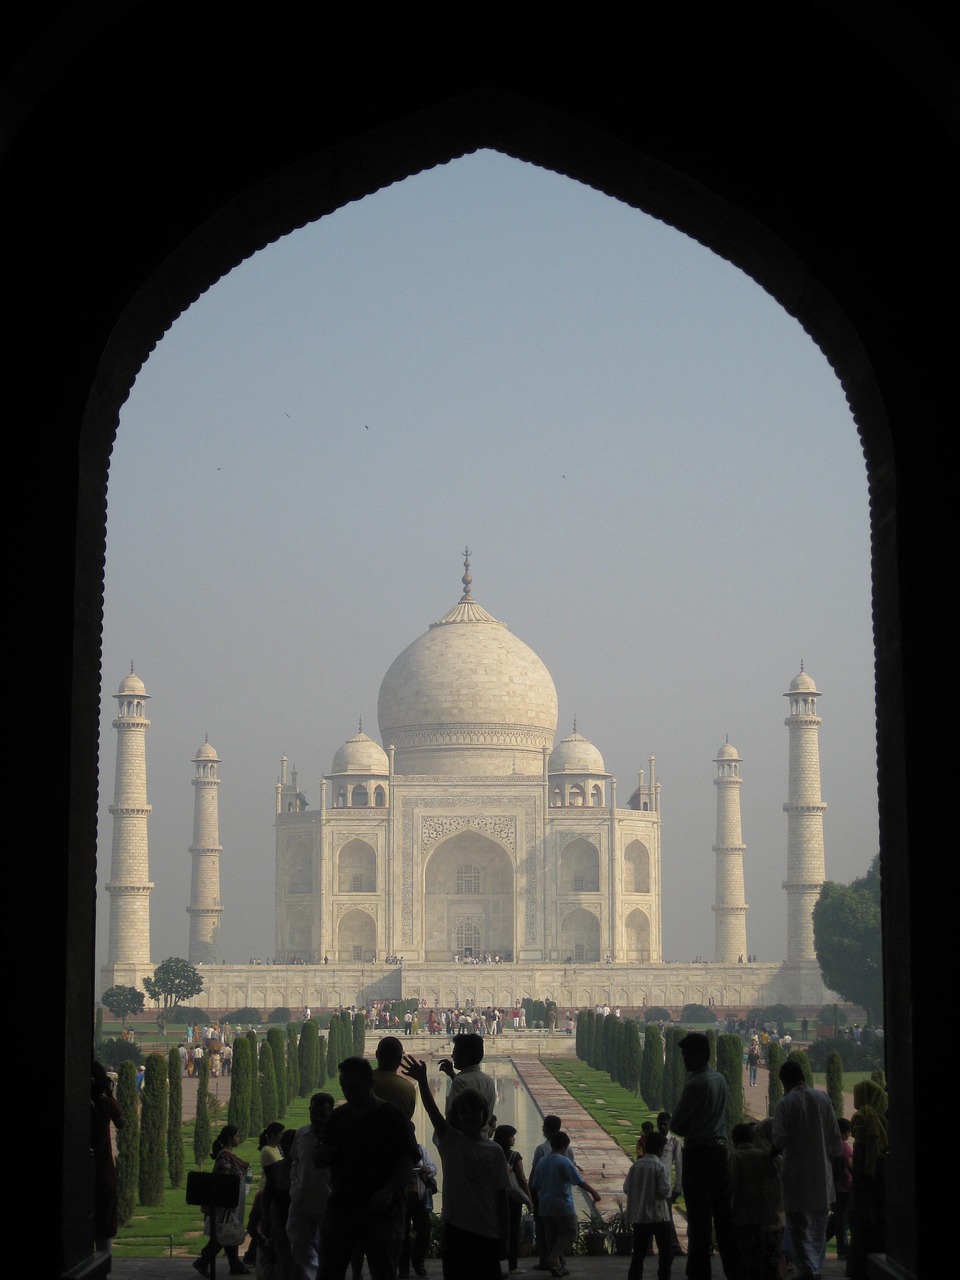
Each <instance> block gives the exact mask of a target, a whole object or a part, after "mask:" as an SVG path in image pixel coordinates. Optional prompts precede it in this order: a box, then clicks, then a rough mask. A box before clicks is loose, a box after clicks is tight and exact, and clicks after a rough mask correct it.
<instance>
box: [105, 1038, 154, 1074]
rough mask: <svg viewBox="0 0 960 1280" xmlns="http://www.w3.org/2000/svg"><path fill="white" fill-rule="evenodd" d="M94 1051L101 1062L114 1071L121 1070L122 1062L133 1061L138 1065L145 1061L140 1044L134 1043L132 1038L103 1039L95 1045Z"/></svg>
mask: <svg viewBox="0 0 960 1280" xmlns="http://www.w3.org/2000/svg"><path fill="white" fill-rule="evenodd" d="M93 1053H94V1057H95V1058H96V1059H97V1060H98V1061H99V1062H102V1063H103V1065H104V1066H105V1067H109V1068H110V1070H112V1071H119V1070H120V1064H121V1063H123V1062H132V1063H133V1065H134V1066H137V1065H138V1064H139V1063H141V1062H142V1061H143V1050H142V1049H141V1048H140V1046H139V1045H138V1044H134V1042H133V1041H132V1040H122V1039H121V1038H120V1036H117V1037H116V1039H112V1038H111V1039H109V1040H101V1041H100V1043H99V1044H97V1045H95V1046H94V1050H93Z"/></svg>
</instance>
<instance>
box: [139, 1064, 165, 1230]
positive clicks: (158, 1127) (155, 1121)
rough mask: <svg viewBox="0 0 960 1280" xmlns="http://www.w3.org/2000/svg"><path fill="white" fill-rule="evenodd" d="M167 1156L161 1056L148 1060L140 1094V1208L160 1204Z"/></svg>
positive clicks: (163, 1070)
mask: <svg viewBox="0 0 960 1280" xmlns="http://www.w3.org/2000/svg"><path fill="white" fill-rule="evenodd" d="M166 1154H167V1060H166V1058H165V1057H164V1056H163V1054H162V1053H151V1054H150V1055H149V1056H148V1057H147V1063H146V1071H145V1072H144V1076H143V1092H142V1093H141V1095H140V1175H139V1178H138V1186H139V1192H140V1194H139V1199H140V1203H141V1204H142V1205H150V1206H155V1205H159V1204H162V1203H163V1184H164V1174H165V1172H166V1163H167V1162H166Z"/></svg>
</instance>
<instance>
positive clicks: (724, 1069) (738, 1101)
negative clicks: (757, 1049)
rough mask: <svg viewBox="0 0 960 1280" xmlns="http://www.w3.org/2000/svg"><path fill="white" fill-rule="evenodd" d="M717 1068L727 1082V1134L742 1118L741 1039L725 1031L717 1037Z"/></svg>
mask: <svg viewBox="0 0 960 1280" xmlns="http://www.w3.org/2000/svg"><path fill="white" fill-rule="evenodd" d="M717 1070H718V1071H719V1072H720V1074H721V1075H722V1076H723V1078H724V1080H726V1082H727V1105H726V1112H725V1121H724V1123H725V1124H726V1127H727V1136H728V1137H729V1135H730V1131H731V1130H732V1129H733V1126H734V1125H735V1124H739V1123H740V1122H741V1120H742V1119H743V1041H742V1040H741V1039H740V1037H739V1036H733V1035H730V1034H729V1033H727V1032H725V1033H724V1034H723V1035H722V1036H719V1037H718V1038H717Z"/></svg>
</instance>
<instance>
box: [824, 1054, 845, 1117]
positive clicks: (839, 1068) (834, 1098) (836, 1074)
mask: <svg viewBox="0 0 960 1280" xmlns="http://www.w3.org/2000/svg"><path fill="white" fill-rule="evenodd" d="M827 1097H828V1098H829V1099H830V1102H831V1103H832V1105H833V1114H834V1115H835V1116H837V1118H839V1117H840V1116H842V1115H843V1061H842V1060H841V1058H840V1055H839V1053H837V1052H836V1051H834V1052H833V1053H831V1054H830V1056H829V1057H828V1058H827Z"/></svg>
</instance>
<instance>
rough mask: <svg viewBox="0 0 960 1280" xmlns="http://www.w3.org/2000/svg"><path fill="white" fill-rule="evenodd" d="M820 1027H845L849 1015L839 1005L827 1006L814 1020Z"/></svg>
mask: <svg viewBox="0 0 960 1280" xmlns="http://www.w3.org/2000/svg"><path fill="white" fill-rule="evenodd" d="M814 1022H815V1023H816V1024H817V1026H818V1027H845V1026H846V1025H847V1015H846V1014H845V1013H844V1011H843V1010H842V1009H841V1008H840V1006H839V1005H838V1004H825V1005H824V1006H823V1008H822V1009H821V1010H820V1012H819V1013H818V1014H817V1016H816V1018H814Z"/></svg>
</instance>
